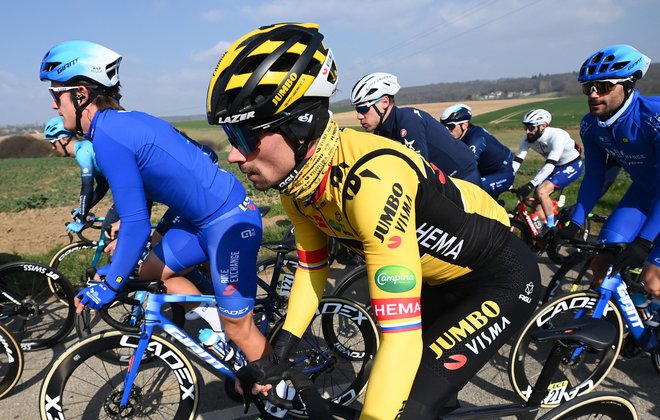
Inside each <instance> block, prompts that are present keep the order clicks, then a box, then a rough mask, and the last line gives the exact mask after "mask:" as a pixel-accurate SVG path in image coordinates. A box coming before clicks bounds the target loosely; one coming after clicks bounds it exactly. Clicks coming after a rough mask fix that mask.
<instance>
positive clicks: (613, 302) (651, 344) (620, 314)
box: [509, 244, 660, 405]
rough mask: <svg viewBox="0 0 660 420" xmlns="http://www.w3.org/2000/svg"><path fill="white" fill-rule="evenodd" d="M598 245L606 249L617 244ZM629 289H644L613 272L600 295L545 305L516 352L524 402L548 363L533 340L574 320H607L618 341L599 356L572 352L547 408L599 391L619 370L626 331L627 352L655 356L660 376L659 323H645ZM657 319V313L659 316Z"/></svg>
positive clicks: (515, 381)
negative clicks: (543, 364)
mask: <svg viewBox="0 0 660 420" xmlns="http://www.w3.org/2000/svg"><path fill="white" fill-rule="evenodd" d="M594 246H600V247H602V248H601V249H607V248H609V247H612V246H613V244H594ZM628 287H635V288H637V289H639V288H640V286H639V285H638V284H634V283H629V284H626V282H625V280H624V278H622V276H621V275H620V274H614V275H611V273H608V275H607V276H606V277H605V279H604V280H603V282H602V283H601V285H600V286H599V287H598V288H597V289H596V290H593V291H583V292H575V293H571V294H568V295H565V296H559V297H557V298H556V299H554V300H551V301H549V302H548V303H546V304H545V305H543V306H541V307H540V308H539V309H538V310H537V311H536V312H535V313H534V314H533V315H532V317H531V318H530V320H529V321H528V322H527V324H525V326H524V327H523V328H522V330H521V333H520V335H519V336H518V338H517V340H516V342H515V344H514V345H513V347H512V350H511V354H510V357H509V377H510V379H511V383H512V386H513V388H514V390H515V391H516V393H517V394H518V395H520V396H521V397H523V398H527V397H528V396H529V393H530V390H531V383H532V381H533V379H534V378H535V377H536V376H537V375H538V369H539V366H540V363H539V361H542V360H544V359H545V358H546V355H547V353H548V346H545V345H543V343H536V342H534V341H533V340H531V338H530V337H531V335H532V334H535V333H537V332H542V331H543V330H545V329H548V328H553V327H555V326H556V325H559V324H562V323H566V322H570V321H572V320H580V319H588V318H602V319H604V320H606V321H608V322H609V323H611V324H612V325H614V327H615V331H616V337H615V340H614V341H613V343H612V344H611V345H610V346H608V347H606V348H603V349H601V350H599V351H590V350H589V349H586V348H583V347H577V348H574V349H571V350H570V351H567V352H566V353H565V354H564V357H563V360H562V364H561V365H560V367H559V369H558V370H557V371H556V373H555V376H554V377H553V380H552V383H551V384H550V387H549V388H548V389H549V391H548V396H547V398H546V399H545V400H544V404H545V405H554V404H557V403H559V402H561V401H562V400H564V399H570V398H573V397H575V396H577V395H581V394H583V393H586V392H589V391H591V390H592V389H594V388H595V387H596V386H598V384H600V382H601V381H602V380H603V379H604V378H605V376H606V375H607V374H608V373H609V371H610V370H611V369H612V367H613V366H614V363H615V362H616V359H617V357H618V355H619V353H620V352H621V350H622V347H623V345H624V336H625V335H626V332H627V331H628V332H629V336H628V337H629V338H628V337H627V338H626V339H625V342H626V347H629V346H635V347H636V348H638V349H641V350H644V351H647V352H649V353H651V361H652V362H653V365H654V366H655V368H656V370H658V371H659V372H660V352H659V351H658V347H659V346H658V338H657V335H658V332H659V331H658V328H657V321H656V322H652V321H651V320H649V321H646V320H642V319H641V318H640V315H639V313H638V310H637V308H636V307H635V304H634V303H633V301H632V299H631V297H630V295H629V294H628ZM658 315H660V314H654V316H656V317H657V316H658ZM628 351H630V350H628Z"/></svg>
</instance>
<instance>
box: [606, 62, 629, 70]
mask: <svg viewBox="0 0 660 420" xmlns="http://www.w3.org/2000/svg"><path fill="white" fill-rule="evenodd" d="M629 63H630V61H620V62H618V63H614V64H612V67H611V68H610V71H617V70H621V69H622V68H624V67H626V66H627V65H628V64H629Z"/></svg>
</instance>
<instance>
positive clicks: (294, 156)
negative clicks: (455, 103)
mask: <svg viewBox="0 0 660 420" xmlns="http://www.w3.org/2000/svg"><path fill="white" fill-rule="evenodd" d="M322 40H323V35H321V33H319V32H318V25H316V24H309V23H308V24H296V23H285V24H276V25H271V26H267V27H262V28H259V29H257V30H255V31H253V32H251V33H249V34H247V35H245V36H243V37H242V38H240V39H239V40H237V41H236V42H235V43H234V44H233V45H232V46H230V47H229V49H228V50H227V52H225V54H224V55H223V57H222V58H221V59H220V61H219V63H218V65H217V67H216V69H215V72H214V73H213V76H212V78H211V82H210V85H209V90H208V96H207V116H208V121H209V123H210V124H219V125H221V126H222V127H223V129H224V130H225V132H226V133H227V136H228V138H229V141H230V143H231V144H232V146H233V147H232V149H231V151H230V153H229V161H230V162H233V163H236V164H238V166H239V167H240V169H241V171H242V172H243V173H245V174H246V175H247V177H248V179H249V180H250V181H251V182H252V183H253V184H254V186H255V187H256V188H257V189H259V190H267V189H270V188H276V189H278V190H279V191H280V193H281V200H282V203H283V205H284V207H285V209H286V212H287V214H288V215H289V217H290V218H291V220H292V222H293V224H294V226H295V237H296V246H297V248H298V256H299V259H300V265H299V268H298V270H297V271H296V275H295V279H294V283H293V289H292V291H291V295H290V298H289V306H288V314H287V318H286V321H285V324H284V331H285V333H284V334H283V335H282V336H281V337H280V339H279V340H278V341H277V342H276V343H274V344H273V351H272V352H271V353H270V354H268V355H267V356H265V357H264V358H262V359H260V360H258V361H256V362H253V363H250V364H249V365H248V366H247V367H246V368H244V369H241V371H240V372H239V377H240V378H241V381H242V382H243V384H244V385H248V384H251V383H254V382H255V381H256V383H257V384H265V383H268V382H269V381H272V380H277V379H274V378H277V376H278V374H279V373H280V372H282V371H283V370H284V369H285V368H286V367H287V365H288V354H289V352H290V351H291V349H292V348H293V347H294V346H295V345H296V343H297V341H298V340H299V338H298V337H300V336H301V335H302V334H303V332H304V330H305V329H306V327H307V325H308V324H309V322H310V320H311V318H312V316H313V315H314V313H315V310H316V308H317V306H318V302H319V299H320V298H321V295H322V293H323V290H324V288H325V284H326V281H327V277H328V264H327V255H328V253H327V245H326V244H327V239H328V236H332V237H335V238H337V239H338V240H339V241H341V242H342V243H343V244H345V245H346V246H348V247H349V248H351V249H352V250H354V251H355V252H358V253H360V254H361V255H363V256H364V257H365V260H366V263H367V271H368V281H369V292H370V295H371V303H372V307H373V311H374V314H375V316H376V318H377V320H378V323H379V326H380V329H381V332H382V334H381V336H382V341H381V346H380V348H379V350H378V353H377V356H376V359H375V362H374V366H373V370H372V372H371V376H370V380H369V385H368V387H367V394H366V398H365V403H364V407H363V410H362V414H361V418H364V419H393V418H411V419H412V418H414V419H423V418H435V417H437V415H438V414H439V413H441V412H443V411H444V410H446V409H447V408H448V407H451V406H453V405H454V404H455V399H456V395H457V393H458V391H459V390H460V389H461V388H462V387H463V386H464V385H465V384H466V383H467V382H468V381H469V380H470V378H472V377H473V376H474V375H475V374H476V373H477V372H478V371H479V369H480V368H481V367H482V366H483V365H484V364H485V363H486V362H487V361H488V360H489V359H490V358H491V357H492V356H493V355H494V354H495V353H496V352H497V350H498V348H499V347H500V346H501V345H502V344H503V343H504V342H506V341H507V339H508V338H510V337H511V336H512V335H513V334H514V333H515V332H516V330H517V329H518V328H519V326H521V325H522V324H523V322H524V321H525V320H526V319H527V317H528V316H529V315H530V314H531V313H532V311H533V309H534V307H535V303H536V301H537V300H536V298H537V294H538V293H537V292H538V288H539V284H540V275H539V271H538V266H537V264H536V259H535V258H534V255H533V254H532V253H531V252H530V251H529V250H528V249H527V247H526V246H525V245H524V244H523V243H522V242H520V241H519V240H518V239H517V238H516V237H515V236H514V235H512V234H511V233H510V232H509V228H508V226H509V222H508V217H507V214H506V212H505V211H504V209H503V208H502V207H500V206H499V205H498V204H497V203H496V202H495V201H494V200H493V199H492V198H491V197H490V196H488V194H487V193H486V192H484V191H483V190H482V189H481V188H479V187H477V186H475V185H473V184H470V183H468V182H465V181H462V180H458V179H453V178H450V177H447V176H445V175H444V174H443V173H442V172H441V171H440V170H438V169H437V168H435V167H433V166H432V165H430V164H429V163H427V162H426V161H425V160H424V159H423V158H422V157H420V156H419V155H418V154H417V153H415V152H414V151H412V150H410V149H408V148H406V147H405V146H403V145H400V144H397V143H394V142H392V141H390V140H387V139H385V138H382V137H379V136H376V135H373V134H370V133H362V132H357V131H354V130H350V129H344V130H340V129H339V127H338V125H337V124H336V123H335V122H334V121H333V120H332V119H331V118H330V116H329V112H328V107H329V98H330V96H331V95H332V94H333V93H334V90H335V88H336V84H337V70H336V67H335V62H334V58H333V55H332V52H331V50H330V49H328V48H326V47H325V46H324V44H323V42H322ZM268 387H269V385H266V386H263V385H257V386H255V387H254V388H253V389H252V392H253V393H254V392H259V391H262V392H263V391H264V390H265V389H267V388H268Z"/></svg>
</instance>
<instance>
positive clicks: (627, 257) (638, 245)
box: [612, 238, 653, 273]
mask: <svg viewBox="0 0 660 420" xmlns="http://www.w3.org/2000/svg"><path fill="white" fill-rule="evenodd" d="M652 247H653V242H651V241H649V240H646V239H643V238H636V239H635V240H634V241H632V242H631V243H629V244H628V245H627V246H626V248H625V249H624V250H623V251H621V252H620V253H619V254H618V255H617V256H616V257H614V261H613V262H612V272H613V273H618V272H619V271H621V270H622V269H623V268H625V267H629V266H632V267H638V266H641V265H642V264H644V261H645V260H646V257H648V255H649V252H650V251H651V248H652Z"/></svg>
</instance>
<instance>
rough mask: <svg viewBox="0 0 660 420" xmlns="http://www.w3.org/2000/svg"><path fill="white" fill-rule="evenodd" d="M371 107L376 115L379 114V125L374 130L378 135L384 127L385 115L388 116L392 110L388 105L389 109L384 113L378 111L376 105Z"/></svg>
mask: <svg viewBox="0 0 660 420" xmlns="http://www.w3.org/2000/svg"><path fill="white" fill-rule="evenodd" d="M371 107H372V108H373V109H374V111H376V114H378V117H379V118H380V120H379V121H378V125H377V126H376V128H375V129H374V133H375V134H378V132H379V131H380V127H381V126H382V125H383V121H385V115H386V114H387V110H388V109H390V106H389V105H388V106H387V108H385V109H384V110H383V111H382V112H381V110H380V109H378V107H377V106H376V104H373V105H371Z"/></svg>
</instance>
